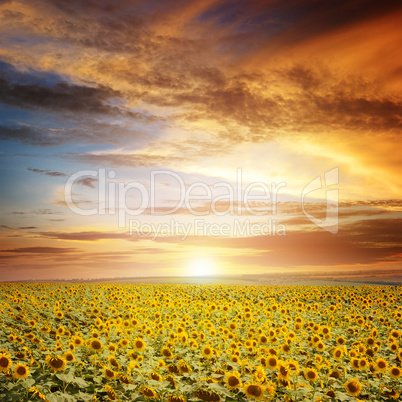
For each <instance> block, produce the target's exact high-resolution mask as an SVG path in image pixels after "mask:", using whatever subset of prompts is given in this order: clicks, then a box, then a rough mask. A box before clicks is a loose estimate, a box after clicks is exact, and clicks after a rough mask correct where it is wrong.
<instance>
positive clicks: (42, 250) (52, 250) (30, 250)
mask: <svg viewBox="0 0 402 402" xmlns="http://www.w3.org/2000/svg"><path fill="white" fill-rule="evenodd" d="M76 250H77V249H76V248H68V247H20V248H13V249H4V250H0V252H2V253H21V254H64V253H72V252H75V251H76Z"/></svg>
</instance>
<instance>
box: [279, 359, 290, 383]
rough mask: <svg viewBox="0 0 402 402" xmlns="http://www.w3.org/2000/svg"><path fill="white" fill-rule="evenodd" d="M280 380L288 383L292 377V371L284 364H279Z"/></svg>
mask: <svg viewBox="0 0 402 402" xmlns="http://www.w3.org/2000/svg"><path fill="white" fill-rule="evenodd" d="M278 368H279V379H280V380H282V381H287V380H288V379H289V377H290V369H289V367H287V365H285V364H284V363H282V362H281V363H279V366H278Z"/></svg>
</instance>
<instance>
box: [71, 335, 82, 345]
mask: <svg viewBox="0 0 402 402" xmlns="http://www.w3.org/2000/svg"><path fill="white" fill-rule="evenodd" d="M71 342H72V343H73V344H74V346H81V345H83V343H84V340H83V339H82V338H81V337H80V336H74V337H73V338H72V339H71Z"/></svg>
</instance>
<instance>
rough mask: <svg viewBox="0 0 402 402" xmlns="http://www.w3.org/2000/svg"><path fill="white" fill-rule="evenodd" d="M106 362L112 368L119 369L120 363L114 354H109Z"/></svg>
mask: <svg viewBox="0 0 402 402" xmlns="http://www.w3.org/2000/svg"><path fill="white" fill-rule="evenodd" d="M107 360H108V362H109V364H110V365H111V366H113V368H115V369H116V370H120V363H119V362H118V361H117V360H116V357H115V356H114V355H111V356H109V357H108V359H107Z"/></svg>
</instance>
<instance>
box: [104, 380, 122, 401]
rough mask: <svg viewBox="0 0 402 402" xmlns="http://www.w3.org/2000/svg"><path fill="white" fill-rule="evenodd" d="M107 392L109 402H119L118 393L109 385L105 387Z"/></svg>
mask: <svg viewBox="0 0 402 402" xmlns="http://www.w3.org/2000/svg"><path fill="white" fill-rule="evenodd" d="M104 388H105V391H106V394H107V396H108V398H109V401H118V400H119V398H118V397H117V393H116V391H115V390H114V389H113V388H112V387H111V386H110V385H108V384H106V385H105V387H104Z"/></svg>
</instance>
